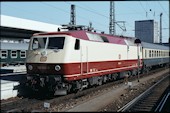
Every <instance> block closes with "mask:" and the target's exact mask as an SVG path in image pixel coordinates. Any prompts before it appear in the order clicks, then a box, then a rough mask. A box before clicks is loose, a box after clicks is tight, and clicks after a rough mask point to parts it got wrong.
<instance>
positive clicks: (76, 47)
mask: <svg viewBox="0 0 170 113" xmlns="http://www.w3.org/2000/svg"><path fill="white" fill-rule="evenodd" d="M74 49H75V50H79V49H80V40H79V39H76V43H75V46H74Z"/></svg>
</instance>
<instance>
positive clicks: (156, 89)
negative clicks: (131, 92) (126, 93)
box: [118, 74, 170, 112]
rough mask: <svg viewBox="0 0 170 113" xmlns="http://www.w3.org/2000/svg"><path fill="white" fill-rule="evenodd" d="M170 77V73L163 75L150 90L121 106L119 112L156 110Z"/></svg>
mask: <svg viewBox="0 0 170 113" xmlns="http://www.w3.org/2000/svg"><path fill="white" fill-rule="evenodd" d="M169 78H170V75H169V74H167V76H166V77H163V78H162V79H161V80H159V81H158V82H156V83H155V84H154V85H153V86H151V87H150V88H149V89H148V90H146V91H145V92H143V93H142V94H140V95H139V96H138V97H136V98H135V99H133V100H132V101H130V102H129V103H127V104H126V105H125V106H123V107H122V108H120V109H119V110H118V112H134V111H135V112H138V111H155V109H156V108H157V106H158V104H159V101H160V98H161V96H162V94H163V93H164V92H165V90H166V89H167V88H168V86H169ZM157 109H158V108H157Z"/></svg>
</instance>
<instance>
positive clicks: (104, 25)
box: [1, 1, 169, 42]
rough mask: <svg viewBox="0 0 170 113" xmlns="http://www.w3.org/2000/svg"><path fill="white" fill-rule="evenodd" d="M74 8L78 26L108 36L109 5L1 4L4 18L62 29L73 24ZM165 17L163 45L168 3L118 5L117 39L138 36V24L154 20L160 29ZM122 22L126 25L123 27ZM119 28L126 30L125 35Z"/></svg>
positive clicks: (61, 2)
mask: <svg viewBox="0 0 170 113" xmlns="http://www.w3.org/2000/svg"><path fill="white" fill-rule="evenodd" d="M71 4H74V5H75V9H76V24H77V25H86V26H89V23H90V22H91V23H92V27H93V28H94V29H96V30H97V32H101V31H104V32H105V33H109V18H110V17H109V15H110V1H76V2H73V1H51V2H48V1H36V2H34V1H27V2H22V1H16V2H13V1H11V2H10V1H8V2H5V1H4V2H1V14H2V15H7V16H14V17H19V18H24V19H30V20H35V21H40V22H46V23H50V24H56V25H62V24H68V23H69V22H70V8H71ZM160 13H163V15H162V42H168V38H169V2H168V1H115V21H116V22H118V21H119V22H118V24H119V25H116V35H124V36H131V37H134V36H135V31H134V29H135V27H134V26H135V21H138V20H150V19H154V20H155V21H157V22H158V25H160ZM120 21H124V22H125V23H124V24H123V23H122V22H120ZM119 26H122V27H124V28H126V31H123V30H122V29H121V28H120V27H119Z"/></svg>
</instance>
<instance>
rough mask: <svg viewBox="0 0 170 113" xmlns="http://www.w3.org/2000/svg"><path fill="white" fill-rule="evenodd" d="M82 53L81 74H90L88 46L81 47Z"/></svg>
mask: <svg viewBox="0 0 170 113" xmlns="http://www.w3.org/2000/svg"><path fill="white" fill-rule="evenodd" d="M80 52H81V55H80V56H81V74H82V75H83V74H87V73H88V48H87V46H81V47H80Z"/></svg>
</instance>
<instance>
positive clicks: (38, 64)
mask: <svg viewBox="0 0 170 113" xmlns="http://www.w3.org/2000/svg"><path fill="white" fill-rule="evenodd" d="M75 40H76V39H74V38H70V36H68V35H59V34H57V35H37V36H33V37H31V40H30V44H29V49H28V52H27V58H26V67H27V82H28V84H29V85H28V86H31V85H30V84H35V85H34V88H35V90H36V87H37V89H41V88H39V87H42V88H46V90H50V91H52V92H53V93H55V94H57V95H59V94H58V92H59V90H62V95H63V90H64V93H66V90H65V89H67V88H66V84H65V83H64V82H63V81H64V75H65V74H66V73H67V72H66V69H65V68H67V65H65V63H66V62H67V60H69V59H68V57H66V56H68V54H70V52H69V49H74V47H72V43H74V44H75V42H76V41H75ZM32 81H34V82H32ZM46 86H47V87H46ZM31 89H33V87H31ZM56 91H58V92H56Z"/></svg>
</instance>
